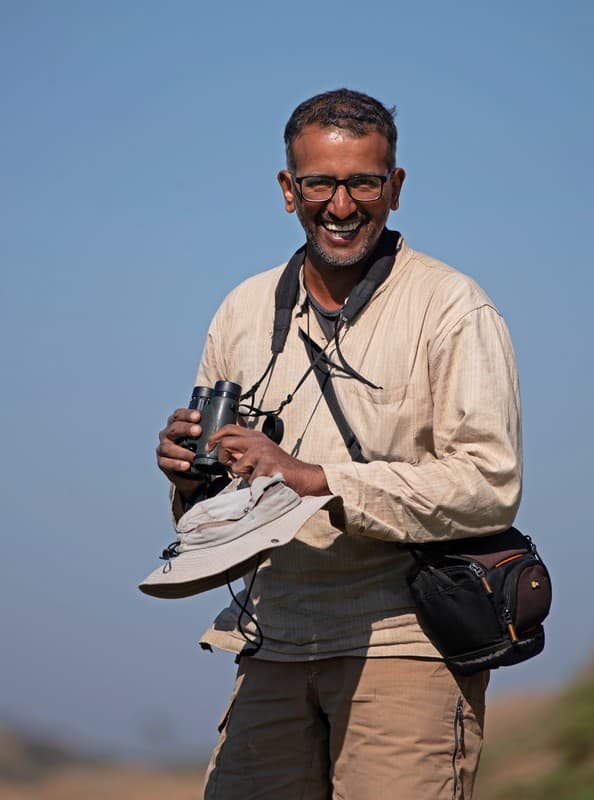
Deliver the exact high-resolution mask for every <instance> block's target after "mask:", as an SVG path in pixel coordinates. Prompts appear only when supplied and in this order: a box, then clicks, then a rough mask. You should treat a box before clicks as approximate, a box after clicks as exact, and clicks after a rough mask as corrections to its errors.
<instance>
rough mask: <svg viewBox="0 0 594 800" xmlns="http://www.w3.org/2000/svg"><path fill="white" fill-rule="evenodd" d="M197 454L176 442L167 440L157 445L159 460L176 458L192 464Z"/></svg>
mask: <svg viewBox="0 0 594 800" xmlns="http://www.w3.org/2000/svg"><path fill="white" fill-rule="evenodd" d="M195 457H196V454H195V453H194V452H192V450H188V449H187V448H185V447H181V445H179V444H176V443H175V442H172V441H169V440H168V439H165V440H164V441H162V442H159V444H158V445H157V458H175V459H178V460H181V461H188V462H189V463H192V461H193V460H194V458H195Z"/></svg>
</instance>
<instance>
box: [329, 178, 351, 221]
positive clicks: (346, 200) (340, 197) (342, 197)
mask: <svg viewBox="0 0 594 800" xmlns="http://www.w3.org/2000/svg"><path fill="white" fill-rule="evenodd" d="M326 208H327V210H328V212H329V213H330V214H332V216H333V217H336V218H337V219H347V218H348V217H351V216H352V215H353V214H354V213H355V212H356V211H357V204H356V203H355V201H354V200H353V198H352V197H351V196H350V194H349V193H348V192H347V189H346V186H344V185H340V186H337V187H336V191H335V192H334V196H333V197H332V199H331V200H329V201H328V205H327V206H326Z"/></svg>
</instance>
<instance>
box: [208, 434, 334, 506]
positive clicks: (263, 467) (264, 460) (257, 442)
mask: <svg viewBox="0 0 594 800" xmlns="http://www.w3.org/2000/svg"><path fill="white" fill-rule="evenodd" d="M217 444H218V445H220V447H219V461H220V462H221V464H225V465H226V466H227V467H228V468H229V469H230V471H231V472H232V473H233V475H237V476H239V477H242V478H245V479H246V480H247V481H249V483H251V482H252V481H253V480H255V479H256V478H259V477H260V476H262V475H267V476H271V475H274V474H275V473H277V472H282V474H283V476H284V478H285V481H286V483H287V486H290V487H291V489H293V491H295V492H297V494H298V495H300V496H301V497H303V496H305V495H324V494H330V489H329V487H328V484H327V483H326V476H325V474H324V470H323V469H322V467H321V466H320V465H319V464H307V463H306V462H305V461H299V459H297V458H293V456H290V455H289V454H288V453H286V452H285V451H284V450H282V449H281V448H280V447H279V446H278V445H277V444H275V443H274V442H273V441H272V440H271V439H269V438H268V437H267V436H266V435H265V434H263V433H262V432H261V431H254V430H251V429H249V428H243V427H241V426H239V425H225V426H224V427H222V428H221V429H220V430H218V431H217V432H216V433H214V434H213V435H212V436H211V437H210V439H209V440H208V449H209V450H211V449H212V448H213V447H215V446H216V445H217Z"/></svg>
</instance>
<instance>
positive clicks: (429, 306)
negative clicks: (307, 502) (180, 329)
mask: <svg viewBox="0 0 594 800" xmlns="http://www.w3.org/2000/svg"><path fill="white" fill-rule="evenodd" d="M396 138H397V137H396V128H395V125H394V121H393V115H392V113H391V112H390V111H389V110H388V109H386V108H385V107H384V106H383V105H382V104H381V103H380V102H378V101H377V100H375V99H373V98H371V97H368V96H367V95H364V94H361V93H359V92H354V91H350V90H347V89H341V90H338V91H334V92H327V93H325V94H321V95H317V96H315V97H313V98H311V99H309V100H306V101H305V102H304V103H302V104H301V105H300V106H298V108H297V109H295V111H294V112H293V114H292V116H291V118H290V120H289V122H288V124H287V126H286V129H285V142H286V149H287V168H286V169H283V170H281V172H280V173H279V175H278V181H279V183H280V186H281V189H282V193H283V197H284V203H285V209H286V210H287V211H288V212H289V213H293V212H295V213H296V214H297V215H298V218H299V221H300V222H301V225H302V227H303V229H304V231H305V235H306V244H305V246H304V247H303V248H301V249H300V250H298V251H297V253H296V254H295V255H294V256H293V257H292V258H291V259H290V261H289V262H288V265H282V266H281V267H277V268H275V269H272V270H269V271H267V272H264V273H261V274H259V275H256V276H254V277H253V278H250V279H249V280H247V281H246V282H244V283H243V284H242V285H241V286H239V287H238V288H237V289H235V290H234V291H233V292H232V293H231V294H230V295H229V296H228V297H227V299H226V300H225V301H224V303H223V305H222V306H221V308H220V309H219V311H218V312H217V314H216V315H215V318H214V320H213V322H212V324H211V327H210V330H209V333H208V338H207V342H206V346H205V348H204V353H203V356H202V360H201V363H200V367H199V371H198V377H197V384H201V385H207V386H212V385H213V384H214V383H215V382H216V381H217V380H221V379H223V380H230V381H234V382H236V383H239V384H241V385H242V386H244V387H251V389H250V390H248V392H247V394H248V395H249V396H250V398H251V401H252V404H253V406H254V407H256V408H258V409H267V410H273V412H274V413H273V416H275V415H276V416H278V417H280V418H281V419H282V421H283V424H284V437H283V439H282V442H281V445H278V444H275V443H274V442H273V441H271V440H270V439H269V438H267V437H266V436H265V435H264V433H262V431H260V430H257V429H256V426H252V427H250V426H248V427H244V426H234V425H227V426H225V427H223V428H222V429H221V430H220V431H218V432H217V433H215V434H214V435H213V436H212V437H211V439H210V444H211V445H212V446H214V445H217V444H218V445H220V450H219V459H220V460H221V461H222V462H223V463H225V464H227V465H228V468H229V471H230V473H231V474H232V475H236V476H242V477H244V478H246V479H247V480H249V481H253V480H254V479H255V478H256V477H258V476H261V475H273V474H275V473H277V472H282V474H283V475H284V478H285V481H286V483H287V484H288V485H289V486H290V487H291V488H292V489H294V490H295V491H296V492H297V493H298V494H300V495H301V496H305V495H326V494H332V495H336V496H337V497H339V498H340V512H339V513H336V512H333V513H329V512H328V511H326V510H322V511H319V512H317V513H316V514H315V515H314V516H313V517H312V518H311V519H310V520H309V521H308V522H307V523H306V524H305V525H304V526H303V527H302V529H301V530H300V532H299V533H298V535H297V536H296V538H295V539H294V540H293V541H291V542H290V543H289V544H287V545H285V546H283V547H279V548H277V549H276V550H274V551H272V552H270V553H269V554H267V555H266V556H265V557H264V558H263V559H262V561H261V563H260V565H259V567H258V569H257V572H256V574H255V575H251V574H250V575H249V576H246V585H249V586H251V592H249V591H247V590H244V592H243V593H242V594H241V595H240V596H239V598H238V600H239V603H241V604H242V605H246V607H247V608H248V610H249V612H250V614H251V615H252V618H251V620H250V621H249V624H248V623H247V622H246V619H245V615H244V618H243V620H239V619H238V618H239V616H240V605H239V604H238V602H237V601H234V602H233V603H232V604H231V605H230V606H229V608H227V609H225V610H224V611H222V612H221V614H220V615H219V616H218V617H217V619H216V620H215V622H214V623H213V625H212V627H211V628H210V629H209V630H208V631H206V633H205V634H204V636H203V638H202V644H203V646H204V647H208V648H210V647H212V646H215V647H219V648H222V649H225V650H229V651H231V652H234V653H236V654H237V655H238V656H239V659H240V660H239V669H238V676H237V681H236V684H235V688H234V691H233V695H232V698H231V701H230V703H229V705H228V707H227V709H226V711H225V713H224V714H223V716H222V718H221V722H220V726H219V731H220V739H219V743H218V745H217V748H216V750H215V752H214V754H213V758H212V760H211V764H210V768H209V774H208V780H207V785H206V790H205V797H206V798H219V799H220V800H235V798H238V799H239V798H242V800H279V799H281V798H282V800H297V798H300V799H301V798H303V799H305V800H328V798H341V800H367V798H370V799H371V798H373V800H377V798H383V797H397V798H399V800H434V799H435V800H437V798H470V797H471V795H472V786H473V782H474V775H475V772H476V768H477V764H478V759H479V754H480V749H481V743H482V726H483V717H484V695H485V689H486V685H487V681H488V675H487V674H485V673H479V674H476V675H472V676H469V677H460V676H456V675H454V674H453V673H452V672H450V670H449V669H448V668H447V667H446V666H445V664H444V663H443V661H442V660H441V658H440V656H439V654H438V653H437V651H436V650H435V649H434V648H433V646H432V644H431V643H430V642H429V641H428V640H427V638H426V637H425V635H424V633H423V632H422V630H421V629H420V627H419V624H418V622H417V618H416V614H415V608H414V603H413V600H412V598H411V595H410V592H409V589H408V584H407V580H406V578H407V574H408V572H409V570H410V568H411V560H412V559H411V556H410V554H409V552H408V550H407V549H406V547H404V545H406V544H407V543H411V542H429V541H434V540H436V539H442V540H443V539H448V538H459V537H464V536H476V535H482V534H489V533H493V532H496V531H499V530H502V529H505V528H507V527H509V525H511V523H512V522H513V518H514V515H515V513H516V510H517V507H518V503H519V498H520V488H521V454H520V422H519V396H518V386H517V378H516V371H515V361H514V354H513V349H512V345H511V342H510V339H509V334H508V331H507V328H506V326H505V323H504V321H503V320H502V318H501V316H500V314H499V313H498V311H497V309H496V308H495V307H494V305H493V303H492V302H491V300H490V299H489V298H488V297H487V296H486V295H485V293H484V292H483V291H482V290H481V289H480V288H479V287H478V286H477V285H476V283H474V281H472V280H471V279H470V278H468V277H466V276H465V275H462V274H461V273H459V272H457V271H456V270H454V269H452V268H451V267H449V266H446V265H445V264H443V263H441V262H439V261H436V260H435V259H433V258H430V257H428V256H426V255H423V254H422V253H419V252H417V251H415V250H413V249H412V248H410V247H409V246H408V245H407V244H406V242H405V241H404V239H403V237H402V236H401V234H400V233H398V232H396V231H390V230H388V229H387V228H386V223H387V220H388V216H389V213H390V211H395V210H397V208H398V203H399V197H400V192H401V189H402V185H403V182H404V178H405V173H404V170H403V169H402V168H400V167H399V166H397V165H396ZM289 290H290V291H289ZM279 309H280V310H279ZM279 329H282V333H283V336H282V337H281V338H282V343H281V345H280V346H279V345H278V341H277V334H278V332H279ZM273 332H274V333H273ZM271 338H272V340H273V343H272V354H271ZM275 342H276V344H275ZM275 348H276V349H275ZM312 362H313V363H314V366H313V368H312ZM199 433H200V415H199V413H198V412H197V411H189V410H187V409H178V410H177V411H175V412H174V413H173V414H172V416H171V417H170V418H169V420H168V423H167V425H166V427H165V428H164V430H163V431H162V432H161V434H160V444H159V447H158V450H157V454H158V463H159V466H160V467H161V469H162V470H163V471H164V472H165V473H166V475H167V476H168V477H169V478H170V480H171V481H172V483H173V484H174V487H175V492H174V500H173V507H174V513H175V514H176V515H177V516H179V515H180V514H181V513H182V512H183V511H184V509H186V508H187V507H188V506H189V505H191V503H192V499H193V497H194V496H195V495H194V492H195V488H196V483H195V481H194V480H191V479H189V478H186V477H185V476H184V475H183V473H184V472H186V471H187V470H188V469H189V467H190V465H191V462H192V459H193V453H191V452H190V451H188V450H185V449H184V448H182V447H181V446H180V445H179V444H178V442H179V440H180V438H182V437H184V436H197V435H199ZM252 579H253V581H252ZM256 622H257V624H256ZM254 643H256V646H254Z"/></svg>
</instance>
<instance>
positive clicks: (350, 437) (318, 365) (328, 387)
mask: <svg viewBox="0 0 594 800" xmlns="http://www.w3.org/2000/svg"><path fill="white" fill-rule="evenodd" d="M299 336H300V338H301V340H302V342H303V343H304V345H305V350H306V352H307V355H308V358H309V360H310V363H311V364H312V365H313V372H314V375H315V376H316V379H317V381H318V383H319V385H320V389H321V391H322V395H323V397H324V400H325V401H326V404H327V406H328V409H329V411H330V413H331V414H332V417H333V419H334V422H335V423H336V427H337V428H338V430H339V431H340V435H341V436H342V439H343V441H344V443H345V445H346V448H347V450H348V451H349V455H350V457H351V459H352V460H353V461H356V462H358V463H359V464H367V463H368V461H367V459H366V458H365V456H364V455H363V451H362V449H361V445H360V443H359V440H358V439H357V437H356V436H355V434H354V433H353V429H352V428H351V426H350V425H349V423H348V421H347V418H346V417H345V415H344V413H343V410H342V408H341V407H340V403H339V402H338V398H337V397H336V392H335V391H334V386H333V385H332V380H331V378H330V369H329V367H330V364H329V362H328V359H327V358H326V357H325V356H323V357H322V358H321V359H319V360H318V361H316V357H317V356H319V354H320V353H321V352H322V348H321V347H320V346H319V345H318V344H316V342H314V341H313V339H310V337H309V336H308V335H307V334H306V333H305V332H304V331H303V330H300V331H299ZM322 364H323V365H324V367H325V369H324V368H323V367H322Z"/></svg>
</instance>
